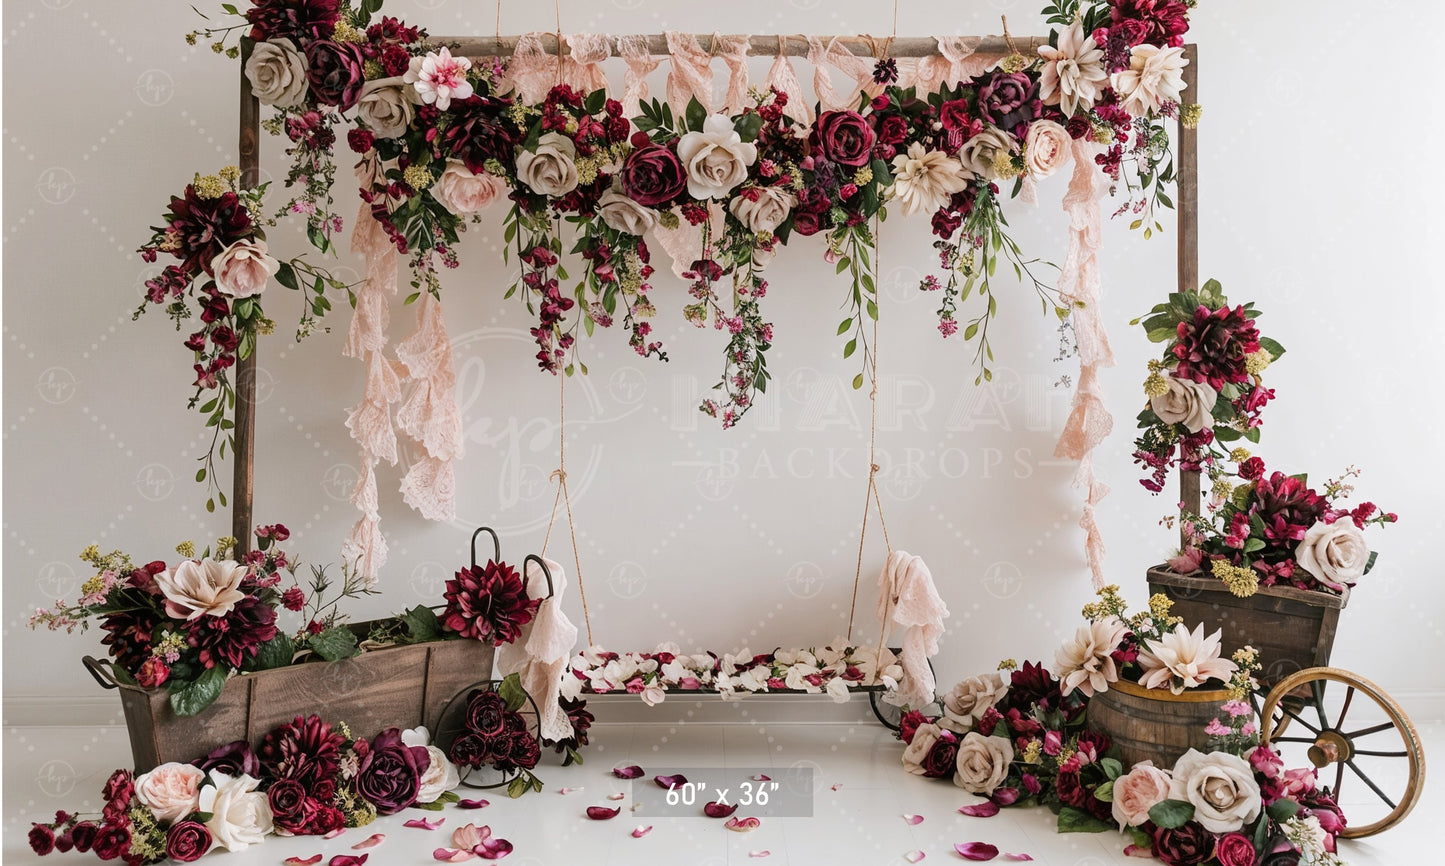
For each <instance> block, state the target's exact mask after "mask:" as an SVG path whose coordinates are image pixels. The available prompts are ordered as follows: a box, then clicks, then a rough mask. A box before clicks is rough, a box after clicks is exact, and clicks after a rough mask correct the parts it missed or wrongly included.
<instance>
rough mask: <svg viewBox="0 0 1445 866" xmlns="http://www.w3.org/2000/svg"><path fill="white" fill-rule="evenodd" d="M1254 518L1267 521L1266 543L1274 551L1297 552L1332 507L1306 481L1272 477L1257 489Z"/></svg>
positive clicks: (1255, 491)
mask: <svg viewBox="0 0 1445 866" xmlns="http://www.w3.org/2000/svg"><path fill="white" fill-rule="evenodd" d="M1254 498H1255V503H1254V505H1253V506H1252V507H1251V509H1250V515H1251V517H1255V516H1257V517H1259V518H1260V519H1261V520H1262V521H1264V540H1265V541H1267V542H1269V543H1270V546H1271V547H1274V548H1277V549H1279V550H1282V551H1287V552H1293V551H1294V549H1295V546H1296V545H1297V544H1298V543H1299V542H1300V541H1301V540H1303V539H1304V537H1305V532H1306V531H1308V530H1309V528H1310V527H1311V526H1314V525H1315V524H1316V523H1317V522H1319V520H1320V518H1321V517H1323V516H1324V513H1325V509H1326V508H1327V507H1328V503H1326V502H1325V500H1324V499H1323V498H1321V497H1320V495H1319V494H1318V493H1316V492H1315V491H1313V490H1311V489H1310V488H1309V487H1308V486H1307V485H1306V484H1305V483H1304V482H1303V481H1301V480H1300V479H1298V478H1292V477H1290V476H1288V475H1285V474H1284V473H1283V472H1275V473H1272V474H1271V475H1270V476H1269V477H1268V478H1261V479H1259V481H1257V482H1255V485H1254Z"/></svg>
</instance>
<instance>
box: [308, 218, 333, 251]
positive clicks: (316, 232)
mask: <svg viewBox="0 0 1445 866" xmlns="http://www.w3.org/2000/svg"><path fill="white" fill-rule="evenodd" d="M306 239H307V240H309V241H311V245H312V246H313V247H316V248H317V249H318V250H321V251H322V252H323V253H324V252H326V248H327V245H328V244H329V243H330V241H328V240H327V239H326V235H325V234H323V233H322V231H321V227H320V226H315V225H313V226H307V227H306Z"/></svg>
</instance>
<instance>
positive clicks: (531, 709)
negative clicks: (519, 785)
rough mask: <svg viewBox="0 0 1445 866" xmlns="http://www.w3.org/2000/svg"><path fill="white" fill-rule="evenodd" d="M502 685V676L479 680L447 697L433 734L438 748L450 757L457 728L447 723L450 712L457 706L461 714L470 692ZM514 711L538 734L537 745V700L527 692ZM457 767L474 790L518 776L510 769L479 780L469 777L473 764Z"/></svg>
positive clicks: (503, 783) (539, 725)
mask: <svg viewBox="0 0 1445 866" xmlns="http://www.w3.org/2000/svg"><path fill="white" fill-rule="evenodd" d="M501 685H502V681H501V680H491V679H488V680H478V681H477V682H475V683H472V684H471V685H469V686H467V687H466V688H463V689H460V690H459V691H458V692H457V693H456V694H455V695H452V699H451V700H450V701H447V705H446V706H445V707H443V708H442V712H441V715H439V716H438V717H437V730H436V732H435V734H434V735H433V740H434V742H435V743H436V745H437V748H439V749H441V750H442V751H443V752H446V753H448V758H450V751H451V745H452V741H453V740H455V739H456V737H457V734H458V731H456V730H454V729H452V728H454V727H455V725H449V724H448V720H449V719H453V718H454V715H453V714H454V713H457V712H458V710H460V715H462V716H464V715H465V714H466V705H467V702H468V700H469V698H470V695H471V693H472V692H474V691H477V690H479V689H484V690H486V691H490V692H495V691H496V690H497V689H498V688H499V687H500V686H501ZM517 712H518V713H520V714H521V715H522V718H524V719H526V720H527V721H528V725H527V730H528V731H530V732H531V734H532V736H534V737H536V738H537V745H538V746H539V747H540V746H541V744H542V715H541V713H540V712H539V711H538V709H537V702H536V701H534V700H532V696H531V695H527V703H526V704H524V705H523V706H522V708H521V709H520V710H517ZM489 769H490V768H489ZM458 770H459V771H460V773H461V783H462V785H464V786H466V787H468V788H472V789H474V790H477V791H491V790H495V789H497V788H502V787H505V786H506V785H508V784H510V783H511V781H512V780H513V779H515V778H517V776H518V774H519V773H520V770H513V771H511V772H509V773H505V774H502V778H501V780H500V781H497V782H489V783H487V784H481V783H478V782H475V781H471V780H470V779H469V777H470V776H472V775H473V774H474V773H475V772H477V771H476V770H474V769H473V768H471V767H459V768H458ZM490 772H494V773H495V772H499V771H497V770H490Z"/></svg>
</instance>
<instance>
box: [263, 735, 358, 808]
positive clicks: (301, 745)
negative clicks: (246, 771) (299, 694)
mask: <svg viewBox="0 0 1445 866" xmlns="http://www.w3.org/2000/svg"><path fill="white" fill-rule="evenodd" d="M345 743H346V738H345V737H344V736H342V735H341V734H340V733H339V732H337V731H334V730H332V728H331V725H329V724H327V723H326V722H323V721H322V720H321V717H320V716H306V717H304V718H303V717H301V716H297V717H296V718H295V719H294V720H293V721H291V722H289V723H287V724H284V725H282V726H281V727H279V728H277V729H276V730H274V731H272V732H271V733H269V734H267V735H266V738H265V739H264V740H262V741H261V747H260V748H259V749H257V754H256V757H257V759H258V760H259V761H260V764H261V766H262V767H263V768H264V769H265V771H266V772H267V773H268V774H269V775H271V776H274V777H276V778H277V779H282V780H288V779H289V780H292V781H295V782H298V783H299V784H300V785H301V786H302V787H303V788H304V789H305V790H306V792H307V793H308V794H310V795H311V796H313V797H316V796H319V794H318V791H317V790H316V789H317V787H318V786H325V787H327V788H328V789H329V788H330V786H331V785H332V784H333V777H335V775H336V773H337V770H339V769H340V767H341V747H342V746H343V745H345ZM278 784H279V783H278ZM320 793H328V792H327V791H323V792H320Z"/></svg>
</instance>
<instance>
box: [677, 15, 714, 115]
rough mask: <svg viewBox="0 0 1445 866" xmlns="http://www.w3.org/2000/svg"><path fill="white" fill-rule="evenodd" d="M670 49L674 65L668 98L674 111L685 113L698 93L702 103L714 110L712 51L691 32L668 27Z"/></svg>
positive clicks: (703, 105)
mask: <svg viewBox="0 0 1445 866" xmlns="http://www.w3.org/2000/svg"><path fill="white" fill-rule="evenodd" d="M667 50H668V54H669V55H670V56H669V60H670V61H671V68H670V69H669V70H668V73H667V101H668V102H669V103H670V104H671V105H672V110H673V111H674V112H678V113H681V112H683V111H685V110H686V109H687V104H688V102H689V101H690V100H692V99H693V98H694V97H696V98H697V101H698V102H700V103H702V107H703V108H706V109H707V110H708V111H712V55H711V54H709V53H707V52H706V51H703V50H702V46H701V45H699V44H697V37H696V36H694V35H692V34H691V33H680V32H678V31H676V30H669V31H667Z"/></svg>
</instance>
